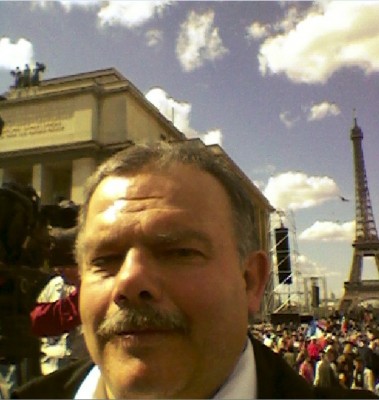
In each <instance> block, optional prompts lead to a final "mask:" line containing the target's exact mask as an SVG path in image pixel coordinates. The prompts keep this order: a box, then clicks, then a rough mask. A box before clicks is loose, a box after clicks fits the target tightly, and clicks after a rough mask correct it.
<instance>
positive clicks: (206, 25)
mask: <svg viewBox="0 0 379 400" xmlns="http://www.w3.org/2000/svg"><path fill="white" fill-rule="evenodd" d="M378 21H379V2H377V1H366V2H361V1H321V2H283V1H280V2H274V1H264V2H263V1H262V2H255V1H239V2H229V1H212V2H206V1H198V2H192V1H163V0H162V1H155V2H147V1H137V2H133V1H129V2H128V1H92V0H91V1H81V2H79V1H55V2H53V1H26V2H18V1H0V93H4V92H6V91H7V90H8V88H9V86H10V85H11V84H12V83H13V82H12V77H11V75H10V71H11V70H12V69H14V68H15V67H16V66H20V67H23V66H24V64H25V63H28V64H30V65H32V66H33V65H34V63H35V62H36V61H39V62H43V63H45V64H46V66H47V70H46V72H45V73H44V74H43V78H44V79H48V78H53V77H58V76H65V75H72V74H76V73H80V72H86V71H93V70H97V69H102V68H109V67H114V68H116V69H117V70H119V71H120V72H121V73H122V74H123V75H124V76H125V77H126V78H127V79H129V80H130V81H131V82H133V83H134V84H135V85H136V86H137V87H138V88H139V89H140V90H141V91H142V92H143V93H144V94H145V95H146V97H147V98H148V99H149V100H150V101H151V102H152V103H153V104H155V105H156V106H157V107H158V108H159V109H160V110H161V112H162V113H163V114H165V115H166V116H167V117H168V118H170V119H171V118H172V116H174V123H175V124H176V125H177V126H178V128H179V129H181V130H182V131H183V132H184V133H185V134H186V135H187V136H188V137H197V136H198V137H201V138H202V139H203V140H204V142H206V143H219V144H220V145H221V146H222V147H223V148H224V149H225V151H226V152H227V153H228V154H229V155H230V156H231V157H232V159H233V160H234V161H235V162H236V163H237V164H238V165H239V166H240V167H241V169H242V170H243V171H244V172H245V173H246V175H248V176H249V177H250V179H251V180H252V181H254V182H255V183H256V184H257V185H258V186H259V187H260V189H261V190H262V191H263V192H264V193H265V194H266V196H267V197H268V199H269V200H270V201H271V203H272V204H273V205H274V206H275V207H277V208H278V209H279V210H281V211H283V212H284V215H285V220H284V221H285V223H286V224H287V225H288V226H289V228H290V229H291V232H292V235H291V246H292V247H293V248H294V249H296V250H297V252H298V253H297V257H296V267H295V268H296V269H297V270H299V271H300V272H301V273H302V274H303V276H310V275H312V276H314V275H319V276H322V277H326V279H327V285H328V289H329V291H333V292H334V293H335V294H337V295H340V294H341V292H342V287H343V281H344V280H347V278H348V273H349V269H350V266H351V261H352V247H351V243H352V240H353V238H354V222H353V221H354V217H355V203H354V174H353V157H352V145H351V141H350V137H349V136H350V129H351V127H352V124H353V115H354V113H353V109H356V116H357V118H358V124H359V125H360V127H361V128H362V130H363V132H364V139H363V149H364V155H365V162H366V172H367V176H368V181H369V186H370V195H371V201H372V205H373V210H374V215H375V219H376V221H377V223H379V204H378V202H379V184H378V182H379V168H378V165H379V162H378V158H379V157H378V156H379V117H378V111H377V110H378V99H379V97H378V93H379V74H378V72H379V24H378ZM339 196H343V197H345V198H347V199H349V200H350V201H348V202H342V201H341V199H340V197H339ZM275 224H277V218H273V226H274V227H275ZM295 233H296V234H295ZM294 261H295V260H294ZM363 277H364V278H366V279H369V278H371V279H378V274H377V272H376V268H375V267H374V262H373V260H365V263H364V273H363Z"/></svg>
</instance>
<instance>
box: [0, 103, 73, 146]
mask: <svg viewBox="0 0 379 400" xmlns="http://www.w3.org/2000/svg"><path fill="white" fill-rule="evenodd" d="M72 118H73V112H72V108H71V107H70V106H69V105H68V104H65V103H63V102H61V103H58V104H56V105H54V107H51V106H47V107H43V106H41V105H27V106H24V107H22V109H20V110H19V111H18V110H16V109H14V110H12V112H11V113H10V114H9V117H8V118H7V123H6V124H5V127H4V130H3V135H2V137H1V138H2V139H3V140H7V139H13V138H27V137H30V139H32V137H35V136H36V135H44V134H53V133H56V134H59V133H71V132H70V131H72V128H73V126H72V125H73V121H72Z"/></svg>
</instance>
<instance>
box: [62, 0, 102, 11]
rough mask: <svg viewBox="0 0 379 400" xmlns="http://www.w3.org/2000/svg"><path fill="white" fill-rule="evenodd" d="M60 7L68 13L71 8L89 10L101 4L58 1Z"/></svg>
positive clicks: (83, 0)
mask: <svg viewBox="0 0 379 400" xmlns="http://www.w3.org/2000/svg"><path fill="white" fill-rule="evenodd" d="M59 2H60V3H61V5H62V7H63V8H64V9H65V10H66V11H67V12H68V11H71V9H72V7H83V8H91V7H94V6H98V5H100V4H101V1H99V0H60V1H59Z"/></svg>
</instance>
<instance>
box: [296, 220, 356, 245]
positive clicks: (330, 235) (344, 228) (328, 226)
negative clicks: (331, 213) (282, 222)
mask: <svg viewBox="0 0 379 400" xmlns="http://www.w3.org/2000/svg"><path fill="white" fill-rule="evenodd" d="M354 236H355V221H350V222H345V223H343V224H339V223H336V222H330V221H316V222H315V223H314V224H313V225H312V226H311V227H309V228H307V229H305V230H304V231H303V232H301V234H300V235H299V239H301V240H321V241H323V242H341V241H348V242H351V241H352V240H353V239H354Z"/></svg>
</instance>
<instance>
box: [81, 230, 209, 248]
mask: <svg viewBox="0 0 379 400" xmlns="http://www.w3.org/2000/svg"><path fill="white" fill-rule="evenodd" d="M118 236H119V235H117V234H116V233H108V234H107V235H104V236H100V237H99V236H97V237H96V238H94V237H92V238H86V239H85V240H84V241H83V243H82V245H83V251H84V252H87V251H88V250H90V249H91V250H92V251H96V250H99V249H102V250H105V251H106V249H111V248H114V246H115V243H116V242H118V240H117V237H118ZM145 240H146V242H147V243H148V244H151V245H153V246H160V245H161V246H170V245H176V244H180V243H181V242H185V241H195V242H199V243H201V244H202V245H203V246H205V247H206V249H207V250H209V251H211V250H213V244H212V241H211V239H210V238H209V236H208V235H206V234H205V233H203V232H200V231H197V230H192V229H188V230H187V229H184V230H172V231H171V230H170V231H165V232H158V233H156V234H154V235H152V236H149V235H148V236H147V237H146V238H145Z"/></svg>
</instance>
